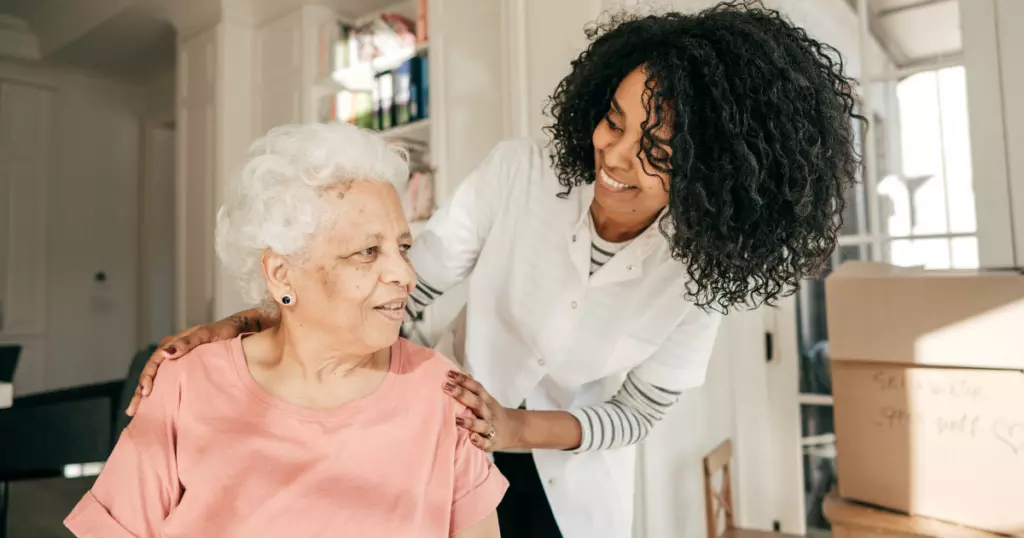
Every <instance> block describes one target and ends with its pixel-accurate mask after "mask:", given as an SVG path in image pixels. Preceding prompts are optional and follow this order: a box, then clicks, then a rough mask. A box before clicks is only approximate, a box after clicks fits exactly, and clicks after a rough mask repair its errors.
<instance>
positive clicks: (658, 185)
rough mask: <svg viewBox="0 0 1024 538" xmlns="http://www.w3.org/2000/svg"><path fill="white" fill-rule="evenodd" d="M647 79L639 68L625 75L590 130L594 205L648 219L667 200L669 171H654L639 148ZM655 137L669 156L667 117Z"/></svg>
mask: <svg viewBox="0 0 1024 538" xmlns="http://www.w3.org/2000/svg"><path fill="white" fill-rule="evenodd" d="M646 80H647V78H646V75H645V73H644V70H643V68H642V67H638V68H636V69H634V70H633V71H632V72H631V73H630V74H629V75H627V76H626V78H624V79H623V80H622V82H621V83H620V84H619V87H618V89H617V90H616V91H615V95H614V96H613V97H612V102H611V106H610V108H609V110H608V112H607V114H606V115H605V117H604V119H602V120H601V122H600V123H598V125H597V128H595V129H594V134H593V142H594V161H595V166H594V170H595V173H596V176H597V177H596V178H595V181H594V205H595V206H596V207H595V210H598V211H600V212H602V213H606V214H607V215H608V216H610V217H612V218H616V217H615V216H616V215H618V217H619V218H627V219H630V220H632V219H636V220H644V221H650V220H653V219H654V217H655V216H656V215H657V214H658V212H660V211H661V210H662V208H664V207H665V205H667V204H668V185H669V176H668V174H666V173H664V172H659V171H657V170H655V168H654V167H653V166H652V165H651V163H649V162H648V161H647V158H646V157H645V156H644V155H643V153H641V151H640V141H641V135H642V134H643V123H644V122H645V121H646V120H647V108H648V107H647V103H648V101H649V99H650V95H649V93H648V92H647V90H646ZM654 136H655V138H656V139H657V140H658V142H659V144H658V146H657V148H658V149H657V150H658V151H664V152H666V153H667V154H669V155H670V154H671V151H672V149H671V148H670V147H669V145H668V141H669V139H670V138H671V136H672V132H671V125H670V122H667V121H666V122H663V124H662V125H661V126H660V127H659V128H658V130H657V131H655V133H654ZM638 154H640V156H639V157H638V156H637V155H638Z"/></svg>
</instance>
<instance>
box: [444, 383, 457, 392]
mask: <svg viewBox="0 0 1024 538" xmlns="http://www.w3.org/2000/svg"><path fill="white" fill-rule="evenodd" d="M453 390H455V385H453V384H451V383H445V384H444V391H445V392H451V391H453Z"/></svg>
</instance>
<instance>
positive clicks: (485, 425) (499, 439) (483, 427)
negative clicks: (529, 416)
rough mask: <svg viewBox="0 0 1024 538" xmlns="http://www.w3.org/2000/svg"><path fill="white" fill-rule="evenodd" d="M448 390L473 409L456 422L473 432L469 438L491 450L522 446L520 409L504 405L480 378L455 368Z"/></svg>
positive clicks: (482, 447)
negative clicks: (492, 394) (474, 377)
mask: <svg viewBox="0 0 1024 538" xmlns="http://www.w3.org/2000/svg"><path fill="white" fill-rule="evenodd" d="M444 391H445V392H446V393H448V394H449V395H450V396H451V397H453V398H455V399H456V400H458V401H459V403H461V404H462V405H465V406H466V407H467V408H469V410H470V411H472V416H469V414H468V413H467V414H466V415H463V416H459V417H458V418H456V419H455V422H456V424H457V425H458V426H459V427H460V428H462V429H464V430H466V431H468V432H469V440H470V442H472V443H473V444H474V445H476V446H477V447H479V448H480V449H482V450H484V451H487V452H496V451H499V450H505V449H509V448H518V447H519V446H520V444H521V439H522V435H521V431H520V430H521V428H522V424H521V421H520V420H519V415H518V410H517V409H509V408H507V407H505V406H503V405H501V403H500V402H498V401H497V400H495V399H494V397H493V396H491V394H490V393H489V392H487V389H485V388H484V386H483V385H481V384H480V382H479V381H477V380H475V379H473V377H472V376H470V375H469V374H466V373H463V372H459V371H457V370H451V371H449V372H448V380H447V382H445V385H444Z"/></svg>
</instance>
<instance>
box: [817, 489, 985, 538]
mask: <svg viewBox="0 0 1024 538" xmlns="http://www.w3.org/2000/svg"><path fill="white" fill-rule="evenodd" d="M824 510H825V518H826V519H828V521H829V523H831V524H832V537H833V538H918V537H928V538H997V537H1002V535H1001V534H995V533H991V532H987V531H982V530H978V529H972V528H969V527H962V526H960V525H954V524H952V523H946V522H944V521H938V520H935V519H928V518H924V517H918V516H909V515H906V514H900V513H898V512H890V511H888V510H882V509H880V508H872V507H870V506H866V505H863V504H860V503H855V502H853V501H847V500H845V499H840V498H839V496H838V495H836V493H835V492H834V491H833V492H832V493H829V494H828V496H827V497H825V503H824Z"/></svg>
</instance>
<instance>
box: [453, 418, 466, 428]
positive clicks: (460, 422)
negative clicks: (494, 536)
mask: <svg viewBox="0 0 1024 538" xmlns="http://www.w3.org/2000/svg"><path fill="white" fill-rule="evenodd" d="M455 423H456V424H458V425H459V426H465V425H466V419H464V418H462V417H455Z"/></svg>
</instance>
